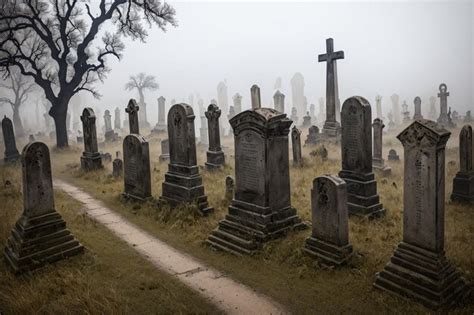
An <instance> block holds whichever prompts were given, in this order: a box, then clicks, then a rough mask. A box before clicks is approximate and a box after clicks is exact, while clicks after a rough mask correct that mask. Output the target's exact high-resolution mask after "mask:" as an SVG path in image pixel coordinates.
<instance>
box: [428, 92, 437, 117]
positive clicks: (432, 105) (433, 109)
mask: <svg viewBox="0 0 474 315" xmlns="http://www.w3.org/2000/svg"><path fill="white" fill-rule="evenodd" d="M429 116H430V119H431V120H435V119H436V118H437V117H436V116H437V113H436V97H434V96H431V97H430V111H429Z"/></svg>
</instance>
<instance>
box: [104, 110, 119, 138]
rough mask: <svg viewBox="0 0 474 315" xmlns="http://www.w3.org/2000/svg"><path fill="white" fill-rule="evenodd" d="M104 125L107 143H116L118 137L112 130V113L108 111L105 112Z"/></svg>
mask: <svg viewBox="0 0 474 315" xmlns="http://www.w3.org/2000/svg"><path fill="white" fill-rule="evenodd" d="M104 124H105V141H106V142H110V141H115V140H117V139H118V135H117V134H116V133H115V131H114V130H113V129H112V116H111V115H110V111H109V110H108V109H107V110H106V111H105V112H104Z"/></svg>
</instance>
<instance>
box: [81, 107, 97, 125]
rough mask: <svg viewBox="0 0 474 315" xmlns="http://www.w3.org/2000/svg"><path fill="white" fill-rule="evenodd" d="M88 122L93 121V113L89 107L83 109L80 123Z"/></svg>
mask: <svg viewBox="0 0 474 315" xmlns="http://www.w3.org/2000/svg"><path fill="white" fill-rule="evenodd" d="M89 120H95V113H94V110H93V109H92V108H90V107H86V108H84V110H83V111H82V116H81V121H82V122H86V121H89Z"/></svg>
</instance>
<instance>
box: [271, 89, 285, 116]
mask: <svg viewBox="0 0 474 315" xmlns="http://www.w3.org/2000/svg"><path fill="white" fill-rule="evenodd" d="M273 106H274V108H275V110H276V111H279V112H280V113H284V112H285V94H283V93H281V92H280V90H277V91H276V92H275V94H273Z"/></svg>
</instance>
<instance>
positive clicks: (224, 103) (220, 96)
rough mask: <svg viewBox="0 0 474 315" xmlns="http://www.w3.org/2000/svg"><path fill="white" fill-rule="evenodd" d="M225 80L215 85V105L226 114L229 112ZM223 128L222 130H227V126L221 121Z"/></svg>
mask: <svg viewBox="0 0 474 315" xmlns="http://www.w3.org/2000/svg"><path fill="white" fill-rule="evenodd" d="M226 83H227V82H226V80H224V81H221V82H219V84H218V85H217V101H218V103H217V104H215V105H217V106H219V108H220V109H221V110H222V112H224V113H227V112H228V111H229V99H228V96H227V95H228V93H227V84H226ZM222 127H225V128H224V129H225V130H227V128H228V124H227V123H226V122H225V121H223V122H222V123H221V128H222Z"/></svg>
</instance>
